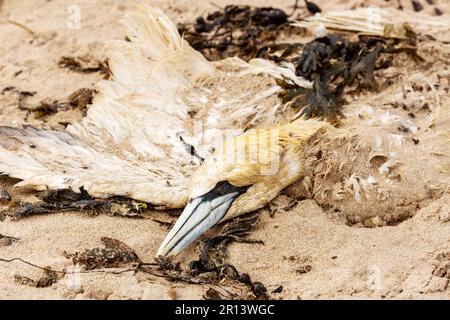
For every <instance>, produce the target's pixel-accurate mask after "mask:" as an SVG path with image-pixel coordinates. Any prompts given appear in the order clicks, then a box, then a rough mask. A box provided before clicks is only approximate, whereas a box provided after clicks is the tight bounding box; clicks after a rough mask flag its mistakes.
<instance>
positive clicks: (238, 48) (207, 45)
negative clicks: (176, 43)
mask: <svg viewBox="0 0 450 320" xmlns="http://www.w3.org/2000/svg"><path fill="white" fill-rule="evenodd" d="M294 11H295V9H294ZM290 28H292V27H291V26H290V25H289V15H288V14H287V13H286V12H284V11H283V10H281V9H276V8H272V7H261V8H260V7H251V6H247V5H228V6H226V7H225V8H224V9H223V10H218V11H215V12H213V13H211V14H208V15H207V16H206V17H201V16H200V17H198V18H197V19H196V21H195V23H191V24H179V26H178V30H179V32H180V34H181V35H183V37H184V38H185V39H186V41H187V42H189V44H190V45H191V46H192V47H193V48H194V49H196V50H197V51H200V52H201V53H202V54H203V55H204V56H205V57H206V58H207V59H209V60H219V59H223V58H226V57H231V56H239V57H240V58H242V59H245V60H250V59H252V58H256V57H260V56H262V55H263V54H264V53H265V51H266V50H267V46H268V44H273V43H274V41H275V40H276V39H277V38H278V37H279V35H281V34H282V33H283V32H287V31H288V30H290Z"/></svg>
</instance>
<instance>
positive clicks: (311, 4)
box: [305, 0, 322, 14]
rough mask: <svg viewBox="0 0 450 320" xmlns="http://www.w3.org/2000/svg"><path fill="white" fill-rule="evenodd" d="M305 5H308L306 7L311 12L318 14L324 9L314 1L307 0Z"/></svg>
mask: <svg viewBox="0 0 450 320" xmlns="http://www.w3.org/2000/svg"><path fill="white" fill-rule="evenodd" d="M305 5H306V9H307V10H308V11H309V13H311V14H316V13H320V12H322V9H320V7H319V6H318V5H317V4H315V3H314V2H311V1H308V0H305Z"/></svg>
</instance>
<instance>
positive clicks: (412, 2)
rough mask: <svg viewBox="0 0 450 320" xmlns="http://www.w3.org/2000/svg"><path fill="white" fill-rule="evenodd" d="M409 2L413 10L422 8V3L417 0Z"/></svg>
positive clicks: (417, 10)
mask: <svg viewBox="0 0 450 320" xmlns="http://www.w3.org/2000/svg"><path fill="white" fill-rule="evenodd" d="M411 4H412V6H413V9H414V11H416V12H419V11H422V10H423V5H422V4H421V3H420V1H419V0H411Z"/></svg>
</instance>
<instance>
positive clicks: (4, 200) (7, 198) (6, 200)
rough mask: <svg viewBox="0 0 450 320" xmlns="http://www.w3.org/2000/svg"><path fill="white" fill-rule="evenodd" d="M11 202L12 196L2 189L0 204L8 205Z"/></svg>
mask: <svg viewBox="0 0 450 320" xmlns="http://www.w3.org/2000/svg"><path fill="white" fill-rule="evenodd" d="M10 201H11V195H10V194H9V193H8V191H6V190H5V189H4V188H3V187H0V204H7V203H9V202H10Z"/></svg>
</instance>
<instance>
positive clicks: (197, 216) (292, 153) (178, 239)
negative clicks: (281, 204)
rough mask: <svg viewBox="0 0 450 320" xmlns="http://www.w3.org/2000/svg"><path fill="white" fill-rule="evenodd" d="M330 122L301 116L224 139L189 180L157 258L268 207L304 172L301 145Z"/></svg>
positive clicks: (174, 252)
mask: <svg viewBox="0 0 450 320" xmlns="http://www.w3.org/2000/svg"><path fill="white" fill-rule="evenodd" d="M327 126H328V124H327V123H325V122H322V121H319V120H303V119H299V120H297V121H295V122H292V123H290V124H288V125H284V126H278V127H275V128H270V129H254V130H250V131H247V132H246V133H244V134H243V135H241V136H237V137H232V138H230V139H224V141H223V143H222V145H221V146H220V147H218V148H216V150H215V151H214V152H213V153H212V154H211V155H210V156H209V157H208V158H207V159H206V160H205V161H204V162H203V163H202V165H201V166H200V167H199V169H198V170H197V171H196V172H195V173H194V174H193V176H192V177H191V182H190V189H189V196H190V200H189V202H188V204H187V206H186V207H185V209H184V210H183V213H182V214H181V216H180V217H179V218H178V220H177V222H176V223H175V225H174V226H173V228H172V230H171V231H170V232H169V234H168V235H167V237H166V238H165V240H164V241H163V243H162V244H161V246H160V248H159V250H158V253H157V256H168V255H176V254H178V253H179V252H180V251H182V250H183V249H184V248H185V247H187V246H188V245H189V244H191V243H192V242H193V241H195V240H196V239H197V238H198V237H200V236H201V235H202V234H203V233H205V232H206V231H207V230H208V229H210V228H211V227H213V226H214V225H216V224H217V223H218V222H220V221H223V220H227V219H230V218H234V217H236V216H239V215H241V214H245V213H248V212H252V211H255V210H257V209H260V208H262V207H264V206H265V205H267V204H268V203H269V202H270V201H271V200H272V199H273V198H275V197H276V196H277V195H278V194H279V193H280V192H281V190H283V189H284V188H285V187H287V186H289V185H290V184H292V183H294V182H296V181H297V180H298V179H299V178H300V177H301V176H302V172H303V171H302V170H303V169H304V165H303V159H302V154H303V149H304V146H305V143H306V142H307V141H308V139H309V138H311V137H312V136H313V135H314V134H315V133H316V132H318V131H319V130H320V129H322V128H324V127H327Z"/></svg>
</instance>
